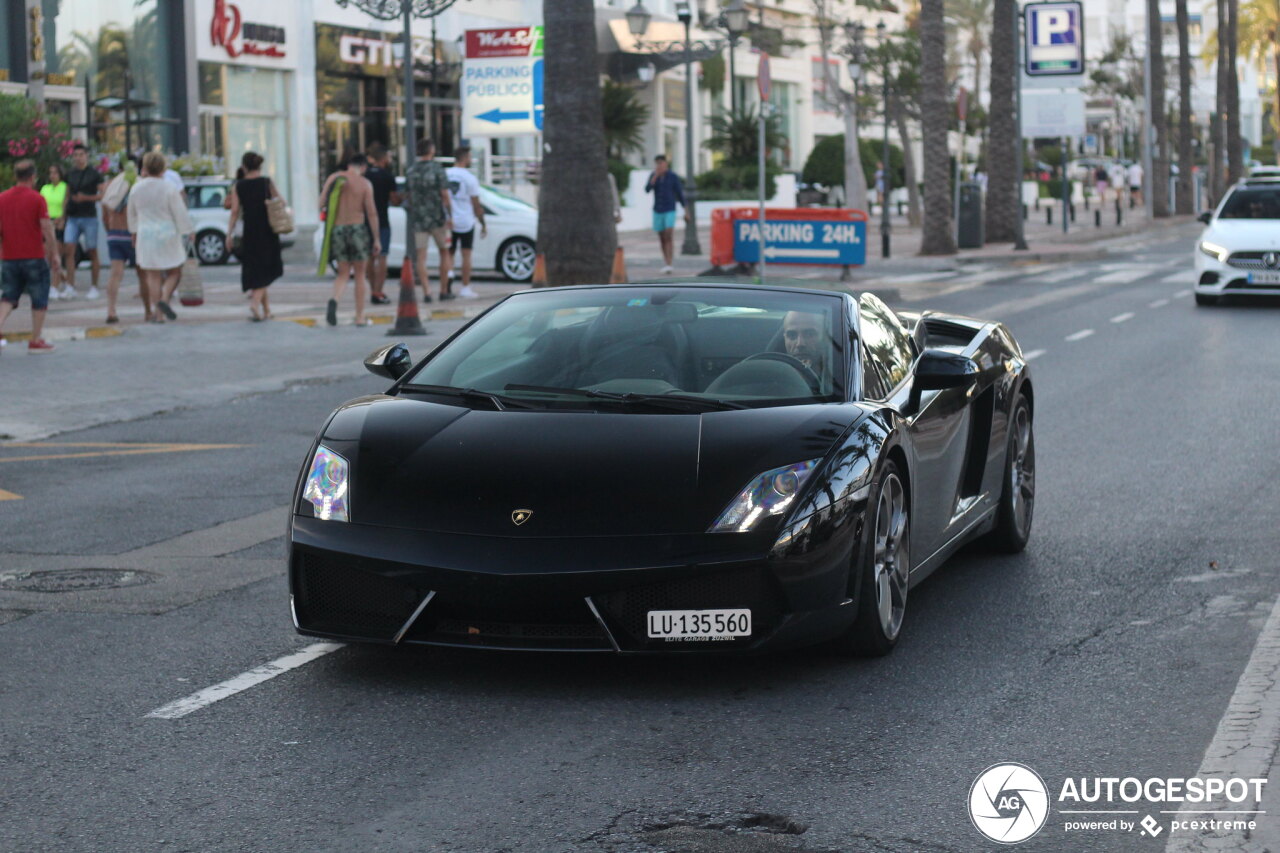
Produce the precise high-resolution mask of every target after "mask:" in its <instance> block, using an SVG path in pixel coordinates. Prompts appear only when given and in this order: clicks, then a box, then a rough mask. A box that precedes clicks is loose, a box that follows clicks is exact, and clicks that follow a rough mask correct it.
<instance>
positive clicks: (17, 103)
mask: <svg viewBox="0 0 1280 853" xmlns="http://www.w3.org/2000/svg"><path fill="white" fill-rule="evenodd" d="M0 140H3V141H4V143H5V147H4V148H3V149H0V166H5V167H7V168H6V170H5V172H4V173H3V175H0V177H3V178H4V180H5V188H7V186H8V185H9V184H12V183H13V164H14V163H16V162H18V161H19V160H27V159H30V160H34V161H35V164H36V169H37V175H38V176H39V180H41V181H43V180H44V178H45V175H46V174H47V172H48V169H49V166H51V165H52V164H54V163H57V164H59V165H62V166H64V167H65V165H66V162H65V161H66V159H67V158H68V157H69V156H71V144H72V140H71V129H70V128H69V127H68V126H67V123H66V121H64V120H63V119H61V118H59V117H57V116H53V115H46V114H43V113H41V112H40V111H39V110H37V109H36V105H35V102H34V101H31V100H28V99H27V98H24V97H22V96H20V95H5V94H0Z"/></svg>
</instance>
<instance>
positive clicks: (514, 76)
mask: <svg viewBox="0 0 1280 853" xmlns="http://www.w3.org/2000/svg"><path fill="white" fill-rule="evenodd" d="M542 41H543V35H542V27H505V28H502V29H493V30H467V34H466V44H467V53H466V57H465V58H464V59H463V61H462V82H461V88H462V135H463V136H466V137H470V136H481V137H486V136H524V135H527V134H530V133H540V132H541V131H542V103H543V100H542V88H543V87H542V81H543V60H542Z"/></svg>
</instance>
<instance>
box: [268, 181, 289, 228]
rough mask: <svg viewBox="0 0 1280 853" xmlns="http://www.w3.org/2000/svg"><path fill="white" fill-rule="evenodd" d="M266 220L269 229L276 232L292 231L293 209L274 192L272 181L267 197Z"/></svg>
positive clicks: (274, 186) (274, 187)
mask: <svg viewBox="0 0 1280 853" xmlns="http://www.w3.org/2000/svg"><path fill="white" fill-rule="evenodd" d="M267 222H268V223H269V224H270V225H271V230H272V231H274V232H276V233H277V234H289V233H292V232H293V211H292V210H291V209H290V208H289V205H287V204H285V203H284V199H282V198H280V196H279V195H278V194H277V193H276V185H275V184H274V183H273V184H272V185H271V198H269V199H267Z"/></svg>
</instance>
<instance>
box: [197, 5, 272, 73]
mask: <svg viewBox="0 0 1280 853" xmlns="http://www.w3.org/2000/svg"><path fill="white" fill-rule="evenodd" d="M209 38H210V40H211V41H212V42H213V45H214V46H215V47H220V48H222V49H223V50H225V51H226V52H227V55H228V56H230V57H231V58H232V59H234V58H236V57H238V56H242V55H245V54H247V55H249V56H269V57H272V58H275V59H281V58H283V57H284V50H282V49H281V47H280V46H281V45H283V44H284V42H285V36H284V28H283V27H272V26H267V25H265V24H249V23H244V22H243V19H242V18H241V16H240V7H239V6H237V5H236V4H234V3H228V2H226V0H214V3H213V21H212V23H211V24H210V27H209Z"/></svg>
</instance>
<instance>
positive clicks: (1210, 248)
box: [1198, 240, 1231, 261]
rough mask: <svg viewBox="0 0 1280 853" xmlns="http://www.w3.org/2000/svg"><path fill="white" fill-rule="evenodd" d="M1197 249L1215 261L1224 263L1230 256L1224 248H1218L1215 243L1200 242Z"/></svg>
mask: <svg viewBox="0 0 1280 853" xmlns="http://www.w3.org/2000/svg"><path fill="white" fill-rule="evenodd" d="M1198 248H1199V249H1200V251H1201V252H1204V253H1205V254H1206V255H1208V256H1209V257H1211V258H1213V259H1214V260H1215V261H1225V260H1226V259H1227V255H1229V254H1231V252H1230V251H1229V250H1228V249H1226V248H1225V247H1223V246H1219V245H1218V244H1217V243H1210V242H1209V241H1208V240H1201V241H1200V243H1199V244H1198Z"/></svg>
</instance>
